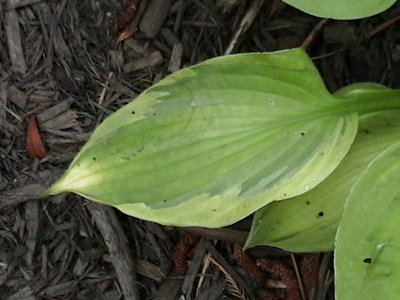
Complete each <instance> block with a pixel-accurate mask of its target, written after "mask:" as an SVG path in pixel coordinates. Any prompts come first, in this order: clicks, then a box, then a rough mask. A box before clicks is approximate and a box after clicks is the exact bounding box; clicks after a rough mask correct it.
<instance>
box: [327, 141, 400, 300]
mask: <svg viewBox="0 0 400 300" xmlns="http://www.w3.org/2000/svg"><path fill="white" fill-rule="evenodd" d="M399 171H400V143H396V144H394V145H393V146H391V147H389V148H388V149H387V150H386V151H384V152H383V153H382V154H381V155H380V156H378V157H377V158H376V159H375V160H374V161H372V162H371V163H370V164H369V165H368V167H367V168H366V170H365V172H364V174H363V175H362V176H360V177H359V179H358V181H357V183H356V185H355V186H354V188H353V190H352V191H351V194H350V197H349V198H348V199H347V202H346V205H345V209H344V213H343V217H342V220H341V222H340V225H339V228H338V232H337V236H336V239H337V241H336V250H335V270H336V273H335V283H336V284H335V285H336V299H337V300H348V299H387V300H395V299H399V295H400V286H399V284H398V283H399V280H400V258H399V249H400V236H399V232H398V228H399V223H400V222H399V213H400V188H399V182H400V172H399Z"/></svg>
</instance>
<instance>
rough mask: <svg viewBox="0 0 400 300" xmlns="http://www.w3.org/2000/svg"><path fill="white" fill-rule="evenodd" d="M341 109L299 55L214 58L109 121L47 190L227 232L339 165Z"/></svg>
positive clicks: (343, 128)
mask: <svg viewBox="0 0 400 300" xmlns="http://www.w3.org/2000/svg"><path fill="white" fill-rule="evenodd" d="M341 102H343V101H342V100H340V99H337V98H335V97H333V96H332V95H331V94H329V93H328V91H327V90H326V88H325V86H324V84H323V82H322V80H321V78H320V76H319V74H318V72H317V70H316V69H315V67H314V65H313V63H312V62H311V60H310V59H309V58H308V56H307V55H306V53H305V52H304V51H303V50H300V49H294V50H288V51H280V52H275V53H264V54H238V55H232V56H225V57H219V58H215V59H211V60H208V61H206V62H204V63H201V64H199V65H196V66H193V67H190V68H187V69H184V70H181V71H179V72H177V73H175V74H173V75H170V76H168V77H167V78H165V79H164V80H163V81H161V82H159V83H158V84H156V85H154V86H153V87H152V88H150V89H148V90H146V91H145V92H144V93H142V94H141V95H140V96H139V97H138V98H137V99H135V100H134V101H133V102H131V103H130V104H128V105H127V106H125V107H124V108H122V109H121V110H119V111H118V112H116V113H115V114H113V115H112V116H110V117H109V118H108V119H107V120H105V121H104V122H103V124H102V125H101V126H99V128H97V129H96V131H95V132H94V134H93V136H92V137H91V139H90V140H89V142H88V143H87V144H86V145H85V146H84V148H83V149H82V150H81V151H80V153H79V154H78V155H77V157H76V158H75V160H74V161H73V162H72V164H71V166H70V167H69V169H68V170H67V172H66V173H65V175H64V176H63V177H62V178H61V179H60V180H59V181H58V182H56V183H55V184H54V185H53V186H52V187H51V188H50V189H49V190H48V192H47V193H48V194H57V193H60V192H66V191H69V192H74V193H77V194H80V195H82V196H84V197H86V198H89V199H92V200H95V201H98V202H101V203H105V204H109V205H113V206H115V207H117V208H118V209H120V210H121V211H123V212H125V213H127V214H129V215H132V216H136V217H139V218H143V219H147V220H152V221H155V222H159V223H162V224H171V225H181V226H189V225H200V226H207V227H217V226H224V225H229V224H232V223H234V222H236V221H238V220H240V219H242V218H244V217H245V216H247V215H249V214H251V213H253V212H254V211H256V210H257V209H259V208H260V207H262V206H264V205H265V204H267V203H269V202H271V201H273V200H280V199H285V198H290V197H293V196H297V195H299V194H302V193H304V192H306V191H308V190H310V189H312V188H313V187H315V186H316V185H317V184H319V183H320V182H321V181H322V180H323V179H325V178H326V177H327V176H328V175H329V174H330V173H331V172H332V171H333V170H334V169H335V168H336V167H337V165H338V164H339V162H340V161H341V160H342V159H343V157H344V156H345V154H346V153H347V151H348V149H349V147H350V145H351V143H352V142H353V140H354V136H355V134H356V131H357V114H356V113H354V112H351V111H341V110H340V108H341V107H342V105H341ZM300 149H301V150H300Z"/></svg>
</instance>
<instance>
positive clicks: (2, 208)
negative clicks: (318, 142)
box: [0, 0, 400, 300]
mask: <svg viewBox="0 0 400 300" xmlns="http://www.w3.org/2000/svg"><path fill="white" fill-rule="evenodd" d="M134 3H135V1H129V3H127V1H122V0H119V1H111V0H70V1H68V0H60V1H40V0H39V1H38V0H36V1H35V0H24V1H22V0H20V1H1V2H0V156H1V160H0V299H7V300H12V299H15V300H17V299H18V300H19V299H301V296H300V294H299V292H298V289H297V287H293V286H295V285H296V286H297V281H298V279H299V278H301V279H302V281H303V285H304V287H305V288H304V290H305V294H310V292H311V291H312V290H315V293H314V294H315V299H321V300H322V299H332V297H333V296H332V287H330V284H331V282H332V270H331V265H330V255H329V254H324V255H322V254H321V255H314V256H313V255H296V256H293V255H290V254H289V253H286V252H283V251H280V250H276V249H272V248H268V247H259V248H256V249H252V250H251V251H249V254H250V256H251V257H250V256H248V255H247V254H246V253H243V252H241V250H240V245H241V244H242V243H243V241H244V239H245V236H246V231H247V230H248V228H249V224H250V223H249V222H248V221H249V220H244V221H243V222H241V223H239V224H236V225H235V226H232V227H230V228H227V229H223V230H204V229H199V228H191V229H186V231H189V232H191V233H190V235H187V234H185V232H184V231H183V230H181V229H176V228H166V227H163V226H160V225H157V224H153V223H150V222H144V221H141V220H137V219H135V218H130V217H127V216H124V215H121V214H119V213H118V212H115V211H114V210H113V209H111V208H108V207H103V206H100V205H96V204H93V203H89V202H87V201H85V200H84V199H82V198H80V197H78V196H75V195H61V196H56V197H51V198H49V199H40V196H41V194H42V192H43V190H44V189H45V187H47V186H48V185H49V184H50V183H51V182H53V181H54V180H55V179H56V178H57V177H58V176H59V175H60V174H61V173H62V172H63V170H64V169H65V168H66V167H67V165H68V163H69V162H70V161H71V160H72V158H73V157H74V155H75V154H76V153H77V151H78V150H79V148H80V147H81V146H82V144H83V143H84V142H85V141H86V140H87V139H88V137H89V136H90V133H91V132H92V131H93V129H94V128H95V127H96V126H97V125H98V124H99V123H100V122H101V121H102V120H103V119H104V118H105V117H106V116H108V115H109V114H110V113H112V112H113V111H115V110H116V109H118V108H119V107H121V106H122V105H124V104H126V103H127V102H129V101H131V99H132V98H134V97H135V96H136V95H137V94H139V93H140V92H141V91H143V90H144V89H145V88H147V87H149V86H151V85H152V84H153V83H155V82H157V81H158V80H160V79H161V78H163V77H164V76H166V75H167V74H169V73H170V72H173V71H175V70H178V69H179V68H181V67H184V66H188V65H192V64H194V63H197V62H201V61H203V60H205V59H207V58H210V57H214V56H217V55H223V54H224V53H225V52H226V51H227V50H228V52H232V53H235V52H254V51H273V50H279V49H285V48H290V47H296V46H300V45H302V44H303V43H308V41H309V37H310V36H309V35H310V32H312V30H313V28H315V26H316V25H317V24H318V23H319V22H320V20H319V19H318V18H314V17H310V16H308V15H306V14H303V13H301V12H299V11H297V10H295V9H292V8H290V7H288V6H286V5H284V4H282V3H281V2H280V1H279V0H275V1H265V4H264V2H263V1H251V3H252V4H251V5H250V4H249V3H250V1H247V2H246V1H242V2H241V4H240V5H239V6H237V7H233V8H226V7H225V8H222V7H221V6H218V5H217V4H216V1H215V0H204V1H200V0H198V1H196V0H192V1H189V0H187V1H183V0H181V1H167V0H162V1H156V0H152V1H150V0H149V1H145V0H143V1H142V5H141V6H140V9H139V12H138V14H137V16H136V17H135V18H134V19H133V21H132V22H133V25H132V24H131V25H130V30H131V31H132V33H133V32H135V29H136V28H137V27H138V28H139V31H138V32H137V33H136V34H134V36H133V37H130V38H128V39H126V40H124V41H122V42H117V39H118V35H119V34H120V33H121V29H118V26H117V25H118V24H119V25H120V26H122V25H124V26H125V25H126V24H128V23H130V21H131V20H130V17H132V16H133V15H132V14H130V13H131V12H132V7H133V6H132V5H133V4H134ZM146 5H147V6H146ZM399 14H400V5H399V4H397V5H396V6H394V7H393V8H391V9H390V10H389V11H387V12H385V13H384V14H381V15H379V16H376V17H372V18H368V19H365V20H361V21H346V22H344V21H328V22H327V23H326V24H325V25H324V27H322V29H321V30H320V31H319V32H318V35H317V36H316V37H315V39H313V40H312V41H311V43H310V44H309V45H308V47H307V48H308V51H309V53H310V54H311V55H312V56H313V57H315V63H316V64H317V66H318V67H319V69H320V71H321V74H322V75H323V77H324V79H325V80H326V84H327V86H328V88H329V89H330V90H332V91H334V90H336V89H338V88H339V87H341V86H343V85H346V84H349V83H352V82H359V81H374V82H379V83H382V84H385V85H388V86H390V87H393V88H400V30H399V29H400V27H399V23H395V24H391V23H387V22H388V21H390V20H394V18H395V17H396V16H398V15H399ZM252 16H255V18H252ZM164 19H165V21H164ZM116 24H117V25H116ZM246 24H248V25H250V26H249V28H248V30H247V29H246V28H247V27H246ZM382 24H383V25H382ZM158 25H159V26H158ZM381 25H382V26H381ZM32 115H35V116H36V118H37V120H38V124H39V128H40V131H41V135H42V139H43V141H44V143H45V147H46V150H47V153H46V155H45V157H44V158H42V159H31V158H29V156H28V155H27V151H26V146H25V145H26V128H27V120H28V117H29V116H32ZM200 236H202V237H203V238H201V239H200ZM238 245H239V246H238ZM188 257H189V260H190V264H189V269H188V270H186V267H187V263H188V259H187V258H188ZM257 258H261V259H268V261H260V260H259V261H258V265H259V266H261V267H262V266H263V265H265V264H267V265H268V266H267V269H268V271H263V270H262V268H259V267H257V266H256V265H255V262H254V259H257ZM293 258H295V260H296V261H297V264H296V266H298V268H299V269H302V268H303V269H308V271H304V270H303V271H301V270H300V271H301V272H300V275H299V276H296V275H295V273H294V269H295V268H294V267H293V265H294V264H293ZM313 268H315V270H313ZM318 272H319V275H318V274H317V273H318ZM184 274H186V275H184ZM201 274H205V275H204V276H201ZM314 276H318V277H315V280H313V277H314ZM265 281H267V284H266V283H265ZM135 283H137V284H135ZM267 286H268V288H267ZM293 290H296V291H293Z"/></svg>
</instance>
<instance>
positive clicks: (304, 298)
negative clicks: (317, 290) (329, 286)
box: [290, 253, 306, 300]
mask: <svg viewBox="0 0 400 300" xmlns="http://www.w3.org/2000/svg"><path fill="white" fill-rule="evenodd" d="M290 258H291V260H292V263H293V269H294V272H295V274H296V277H297V282H298V284H299V288H300V293H301V298H302V299H303V300H306V293H305V292H304V286H303V281H302V280H301V276H300V272H299V268H298V267H297V262H296V258H295V257H294V254H293V253H290Z"/></svg>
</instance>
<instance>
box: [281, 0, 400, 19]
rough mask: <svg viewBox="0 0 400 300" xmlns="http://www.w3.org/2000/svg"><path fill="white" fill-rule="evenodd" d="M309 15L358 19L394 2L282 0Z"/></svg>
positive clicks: (370, 0)
mask: <svg viewBox="0 0 400 300" xmlns="http://www.w3.org/2000/svg"><path fill="white" fill-rule="evenodd" d="M283 2H286V3H287V4H290V5H292V6H294V7H296V8H298V9H300V10H302V11H304V12H306V13H308V14H310V15H314V16H318V17H322V18H331V19H339V20H346V19H359V18H365V17H369V16H372V15H375V14H378V13H381V12H383V11H385V10H386V9H388V8H389V7H390V6H392V5H393V4H394V3H395V2H396V0H379V1H377V0H351V1H349V0H336V1H324V0H283Z"/></svg>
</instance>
